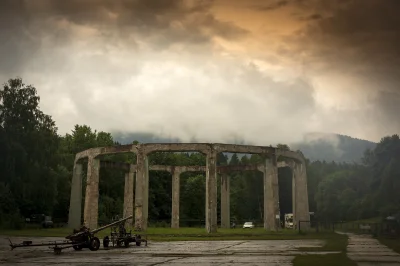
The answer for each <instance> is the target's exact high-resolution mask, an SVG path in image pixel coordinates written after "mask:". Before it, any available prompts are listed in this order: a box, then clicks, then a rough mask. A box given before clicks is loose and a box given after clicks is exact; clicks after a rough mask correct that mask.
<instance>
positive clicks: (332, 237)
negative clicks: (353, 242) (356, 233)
mask: <svg viewBox="0 0 400 266" xmlns="http://www.w3.org/2000/svg"><path fill="white" fill-rule="evenodd" d="M320 239H321V240H325V245H324V246H323V247H320V248H300V250H301V251H340V252H346V248H347V243H348V237H347V236H346V235H340V234H336V233H324V234H321V237H320Z"/></svg>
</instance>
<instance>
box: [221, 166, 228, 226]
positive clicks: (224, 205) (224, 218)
mask: <svg viewBox="0 0 400 266" xmlns="http://www.w3.org/2000/svg"><path fill="white" fill-rule="evenodd" d="M229 200H230V180H229V176H228V174H227V173H222V174H221V228H230V201H229Z"/></svg>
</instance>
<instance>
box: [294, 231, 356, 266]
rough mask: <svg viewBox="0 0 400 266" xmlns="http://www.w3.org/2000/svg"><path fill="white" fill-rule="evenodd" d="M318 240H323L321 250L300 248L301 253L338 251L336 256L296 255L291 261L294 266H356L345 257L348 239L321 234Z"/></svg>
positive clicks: (334, 234)
mask: <svg viewBox="0 0 400 266" xmlns="http://www.w3.org/2000/svg"><path fill="white" fill-rule="evenodd" d="M320 239H323V240H325V241H326V242H325V246H323V247H321V248H302V249H300V250H302V251H339V252H340V253H338V254H325V255H322V254H321V255H298V256H296V257H295V258H294V260H293V265H294V266H320V265H324V266H331V265H332V266H334V265H335V266H336V265H340V266H356V265H357V264H356V263H355V262H354V261H352V260H350V259H349V258H348V257H347V255H346V248H347V243H348V237H347V236H346V235H339V234H336V233H330V234H323V235H322V237H321V238H320Z"/></svg>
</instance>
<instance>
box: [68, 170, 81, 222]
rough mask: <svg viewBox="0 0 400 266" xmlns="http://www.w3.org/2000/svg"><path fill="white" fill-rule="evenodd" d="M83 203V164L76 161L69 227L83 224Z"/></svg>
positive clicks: (72, 183)
mask: <svg viewBox="0 0 400 266" xmlns="http://www.w3.org/2000/svg"><path fill="white" fill-rule="evenodd" d="M81 205H82V164H79V163H75V164H74V169H73V175H72V182H71V198H70V201H69V215H68V227H69V228H79V227H80V226H81V217H82V216H81V215H82V214H81V209H82V207H81Z"/></svg>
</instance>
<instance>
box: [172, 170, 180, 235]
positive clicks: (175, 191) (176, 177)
mask: <svg viewBox="0 0 400 266" xmlns="http://www.w3.org/2000/svg"><path fill="white" fill-rule="evenodd" d="M180 176H181V172H179V171H175V172H173V174H172V215H171V228H179V197H180V195H179V194H180Z"/></svg>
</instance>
